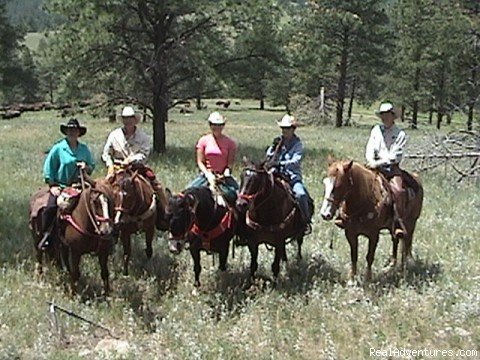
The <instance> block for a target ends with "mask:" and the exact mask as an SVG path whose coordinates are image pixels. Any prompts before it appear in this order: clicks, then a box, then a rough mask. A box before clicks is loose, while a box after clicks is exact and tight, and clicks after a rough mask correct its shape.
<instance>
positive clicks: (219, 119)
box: [208, 111, 225, 125]
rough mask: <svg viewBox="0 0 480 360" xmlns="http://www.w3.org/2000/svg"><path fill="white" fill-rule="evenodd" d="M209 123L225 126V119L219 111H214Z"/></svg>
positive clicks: (209, 117)
mask: <svg viewBox="0 0 480 360" xmlns="http://www.w3.org/2000/svg"><path fill="white" fill-rule="evenodd" d="M208 122H209V123H210V124H214V125H224V124H225V117H224V116H223V115H221V114H220V113H219V112H218V111H214V112H212V113H211V114H210V115H209V116H208Z"/></svg>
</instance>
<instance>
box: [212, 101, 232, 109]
mask: <svg viewBox="0 0 480 360" xmlns="http://www.w3.org/2000/svg"><path fill="white" fill-rule="evenodd" d="M215 105H217V106H221V107H223V108H224V109H228V107H229V106H230V100H218V101H217V102H216V103H215Z"/></svg>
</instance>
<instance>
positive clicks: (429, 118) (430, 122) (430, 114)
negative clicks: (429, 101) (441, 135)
mask: <svg viewBox="0 0 480 360" xmlns="http://www.w3.org/2000/svg"><path fill="white" fill-rule="evenodd" d="M432 122H433V107H431V108H430V110H428V123H429V124H430V125H432Z"/></svg>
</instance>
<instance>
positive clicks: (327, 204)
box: [320, 177, 337, 220]
mask: <svg viewBox="0 0 480 360" xmlns="http://www.w3.org/2000/svg"><path fill="white" fill-rule="evenodd" d="M323 184H324V185H325V196H324V197H323V202H322V208H321V209H320V215H321V216H322V217H323V218H324V219H325V220H331V219H332V218H333V215H334V214H335V211H336V210H337V209H335V206H334V204H333V203H332V202H331V201H329V200H328V199H330V198H331V196H332V192H333V188H334V186H335V178H334V177H326V178H325V179H323Z"/></svg>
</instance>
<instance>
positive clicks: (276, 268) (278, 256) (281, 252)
mask: <svg viewBox="0 0 480 360" xmlns="http://www.w3.org/2000/svg"><path fill="white" fill-rule="evenodd" d="M284 256H285V241H282V242H281V243H280V244H278V245H277V246H275V258H274V259H273V263H272V272H273V277H274V278H275V280H277V278H278V274H279V272H280V262H281V261H282V258H283V257H284Z"/></svg>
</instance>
